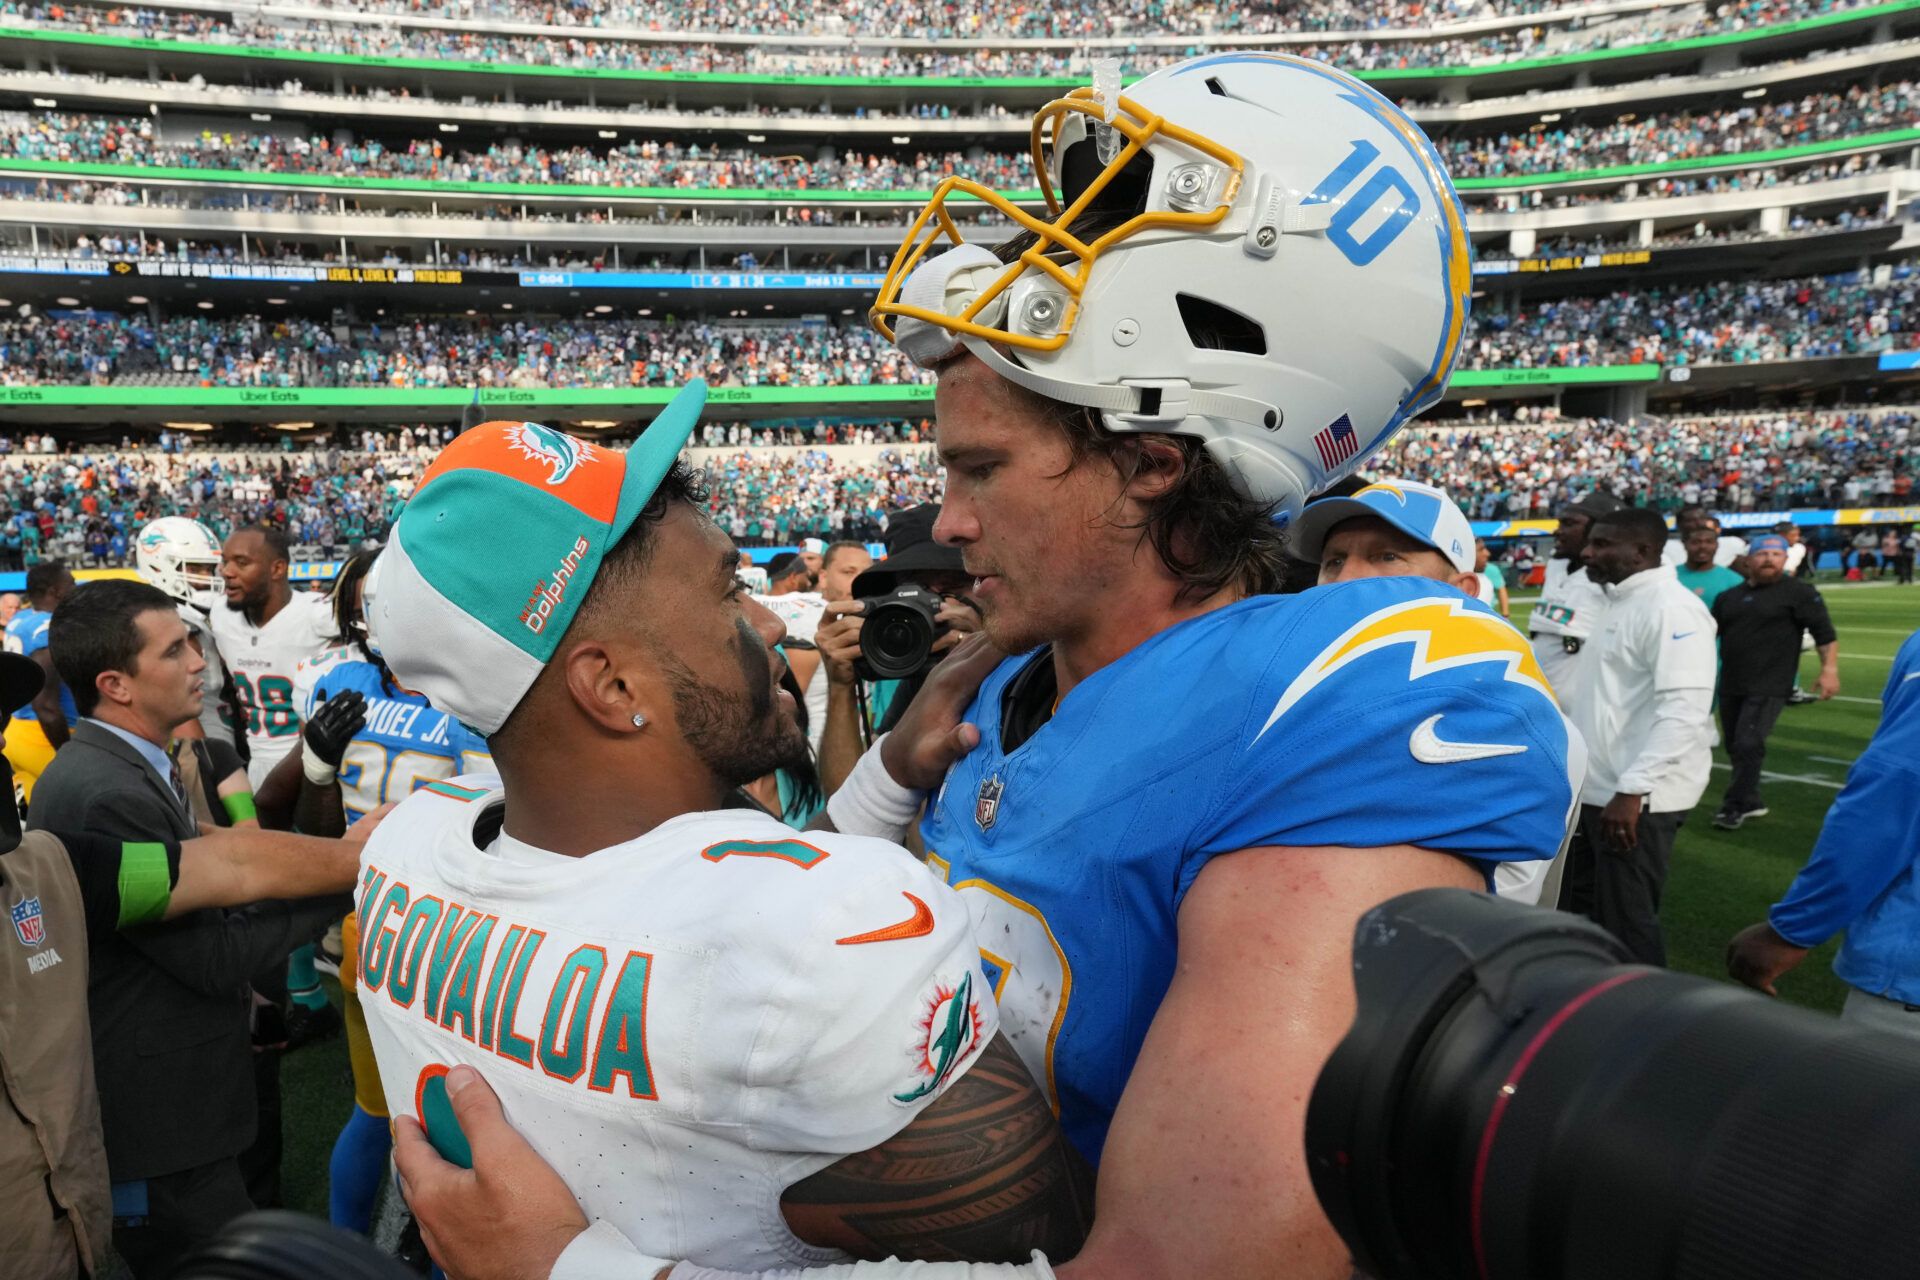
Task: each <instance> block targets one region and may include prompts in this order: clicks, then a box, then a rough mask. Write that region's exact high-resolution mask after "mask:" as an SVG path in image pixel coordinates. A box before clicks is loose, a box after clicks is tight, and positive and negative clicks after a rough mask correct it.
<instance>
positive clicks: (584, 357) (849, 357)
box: [0, 264, 1920, 387]
mask: <svg viewBox="0 0 1920 1280" xmlns="http://www.w3.org/2000/svg"><path fill="white" fill-rule="evenodd" d="M1916 318H1920V273H1916V272H1915V271H1914V270H1913V268H1912V265H1911V264H1901V266H1900V267H1899V268H1898V269H1897V270H1895V271H1893V272H1892V273H1891V274H1890V275H1888V276H1886V277H1885V278H1882V277H1881V276H1879V275H1876V274H1875V273H1872V272H1867V273H1849V274H1846V275H1837V276H1826V277H1809V278H1800V279H1791V280H1750V281H1722V282H1716V283H1706V284H1699V285H1689V286H1686V287H1684V288H1676V287H1653V288H1648V289H1640V290H1622V291H1618V292H1614V293H1608V294H1604V295H1600V296H1597V297H1563V298H1557V299H1552V300H1547V301H1541V302H1537V303H1531V304H1528V305H1523V306H1518V307H1516V308H1514V309H1512V310H1505V311H1502V310H1498V309H1496V308H1494V307H1491V306H1483V307H1481V308H1478V309H1476V311H1475V313H1474V317H1473V322H1472V324H1473V327H1472V330H1471V332H1470V335H1469V338H1468V346H1467V358H1466V360H1465V361H1464V362H1463V364H1464V366H1465V367H1469V368H1549V367H1579V366H1587V365H1607V364H1640V363H1658V364H1688V363H1753V362H1758V361H1768V360H1788V359H1808V358H1817V357H1832V356H1847V355H1858V354H1862V353H1869V352H1876V351H1884V350H1888V349H1894V348H1904V347H1906V346H1911V345H1913V342H1914V334H1915V327H1916V326H1915V321H1916ZM690 377H702V378H705V379H706V380H707V381H708V383H709V384H710V385H714V386H776V387H778V386H867V385H892V384H898V383H913V382H928V381H931V378H930V376H929V375H928V374H927V372H926V371H925V370H921V369H917V368H915V367H913V366H912V365H911V364H910V363H908V362H906V361H904V360H902V359H901V358H900V357H899V355H898V354H897V353H896V352H895V351H894V350H893V348H892V347H891V346H890V345H889V344H887V343H886V342H884V341H882V340H881V339H879V338H878V337H877V336H875V335H874V334H873V333H872V332H871V331H869V330H867V329H866V328H864V327H860V326H855V325H852V324H844V325H840V324H827V323H804V322H803V323H796V322H793V321H767V322H764V323H759V324H751V325H749V324H744V323H734V324H722V323H709V322H696V321H680V322H676V321H674V320H673V319H671V318H667V319H664V320H660V321H655V320H651V319H646V320H640V319H625V318H613V317H609V318H606V319H582V320H572V321H562V320H534V319H526V320H516V319H498V318H494V319H479V318H470V319H465V320H455V319H446V320H433V321H428V320H413V321H400V322H393V323H388V322H376V323H372V324H365V325H360V326H356V327H352V328H349V327H348V326H345V325H335V324H332V323H322V322H318V321H314V320H308V319H304V318H301V317H297V316H282V317H275V318H265V317H261V316H243V317H239V318H234V319H223V318H214V317H203V316H193V317H174V318H169V319H164V320H161V321H159V322H158V323H157V324H156V323H154V322H152V321H150V320H148V319H146V318H145V317H141V316H125V315H119V314H113V313H106V312H61V313H57V314H53V315H41V314H36V315H28V316H26V317H25V318H23V319H7V320H0V382H5V383H8V384H13V385H44V384H60V383H92V384H94V385H109V384H115V383H130V384H134V385H200V386H250V387H257V386H280V387H302V386H307V387H446V386H484V387H495V386H526V387H537V386H561V387H570V386H573V387H579V386H595V387H599V386H634V387H654V386H675V385H679V384H680V383H683V382H685V381H686V380H687V379H688V378H690Z"/></svg>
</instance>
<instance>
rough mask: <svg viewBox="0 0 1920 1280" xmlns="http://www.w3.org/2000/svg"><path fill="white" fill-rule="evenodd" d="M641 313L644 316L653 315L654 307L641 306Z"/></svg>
mask: <svg viewBox="0 0 1920 1280" xmlns="http://www.w3.org/2000/svg"><path fill="white" fill-rule="evenodd" d="M640 314H641V315H643V316H650V315H652V314H653V308H652V307H642V308H640Z"/></svg>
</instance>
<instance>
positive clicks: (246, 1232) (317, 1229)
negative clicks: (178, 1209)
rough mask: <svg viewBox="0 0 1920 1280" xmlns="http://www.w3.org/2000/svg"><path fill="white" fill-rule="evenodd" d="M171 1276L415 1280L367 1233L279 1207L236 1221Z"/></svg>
mask: <svg viewBox="0 0 1920 1280" xmlns="http://www.w3.org/2000/svg"><path fill="white" fill-rule="evenodd" d="M171 1274H172V1280H419V1277H418V1276H416V1275H415V1274H414V1273H413V1272H412V1271H410V1270H408V1269H407V1268H406V1267H405V1266H404V1265H402V1264H401V1263H400V1261H399V1260H398V1259H396V1258H392V1257H389V1256H388V1255H387V1254H384V1253H382V1252H380V1250H378V1249H376V1248H375V1247H374V1246H373V1242H372V1241H370V1240H368V1239H367V1238H366V1237H365V1236H358V1235H355V1234H353V1233H352V1232H350V1231H343V1230H341V1229H340V1228H339V1227H335V1226H331V1225H329V1224H328V1223H325V1222H322V1221H321V1220H320V1219H318V1218H309V1217H307V1216H306V1215H304V1214H299V1213H288V1212H286V1211H285V1210H280V1209H263V1210H260V1211H258V1212H255V1213H249V1214H247V1215H246V1216H245V1217H242V1218H236V1219H234V1220H233V1221H232V1222H230V1223H228V1224H227V1225H226V1226H225V1227H223V1228H221V1230H220V1234H218V1235H217V1236H215V1237H214V1238H213V1239H212V1240H209V1241H208V1242H207V1243H206V1244H204V1245H202V1246H201V1247H200V1248H198V1249H196V1250H194V1251H193V1253H192V1254H191V1255H189V1256H188V1257H187V1258H186V1259H185V1260H184V1261H182V1262H181V1263H180V1265H179V1267H178V1268H177V1269H175V1270H174V1271H173V1272H172V1273H171Z"/></svg>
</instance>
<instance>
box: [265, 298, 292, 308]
mask: <svg viewBox="0 0 1920 1280" xmlns="http://www.w3.org/2000/svg"><path fill="white" fill-rule="evenodd" d="M267 305H268V306H270V307H284V306H286V305H287V300H286V299H285V298H268V299H267Z"/></svg>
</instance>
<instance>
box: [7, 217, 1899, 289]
mask: <svg viewBox="0 0 1920 1280" xmlns="http://www.w3.org/2000/svg"><path fill="white" fill-rule="evenodd" d="M1886 223H1887V215H1886V212H1885V210H1884V208H1879V209H1876V208H1868V207H1861V208H1859V209H1843V210H1841V211H1840V212H1839V213H1838V214H1835V215H1834V216H1832V217H1825V216H1810V215H1808V214H1806V213H1801V212H1795V213H1794V214H1793V216H1792V217H1791V218H1790V219H1789V220H1788V222H1787V226H1786V228H1785V229H1784V230H1782V231H1779V232H1767V231H1762V230H1760V229H1759V228H1758V227H1757V226H1751V225H1745V224H1722V225H1709V224H1708V223H1707V222H1705V221H1704V220H1702V221H1699V222H1696V223H1695V224H1694V225H1693V226H1691V227H1678V228H1675V229H1673V230H1671V231H1663V232H1660V233H1658V234H1656V235H1655V236H1654V238H1653V242H1652V244H1651V245H1643V244H1641V243H1639V242H1638V241H1636V240H1629V239H1618V238H1607V237H1601V236H1595V237H1590V238H1580V237H1574V236H1555V237H1550V238H1546V239H1542V240H1539V241H1538V242H1536V243H1535V245H1534V248H1533V250H1532V252H1530V253H1528V254H1526V255H1524V258H1522V259H1520V260H1526V259H1548V258H1567V257H1584V256H1589V255H1595V254H1606V253H1619V252H1622V251H1626V250H1633V249H1645V248H1653V249H1673V248H1698V247H1702V246H1707V245H1722V244H1744V243H1749V242H1751V241H1754V240H1760V239H1771V240H1778V239H1780V238H1781V237H1783V236H1817V235H1824V234H1828V233H1831V232H1845V231H1862V230H1867V229H1869V228H1873V227H1879V226H1884V225H1886ZM41 236H42V238H41V242H40V243H39V244H38V245H35V244H33V243H32V242H31V240H29V241H27V242H24V243H23V242H22V241H21V240H20V239H19V233H18V232H17V231H16V232H15V233H14V238H13V243H11V244H5V243H4V242H0V254H6V253H13V254H18V255H21V256H27V255H33V256H37V257H66V258H73V259H78V260H80V261H92V260H96V259H98V260H107V261H116V262H120V261H125V262H171V263H176V264H181V263H189V264H202V263H204V264H209V265H222V266H227V267H235V266H241V265H245V264H256V265H257V264H272V265H276V266H281V265H292V264H298V265H301V266H354V267H433V268H446V267H455V268H461V269H465V270H474V271H526V270H543V271H562V270H564V271H576V272H579V271H607V270H619V271H694V270H698V271H720V272H728V273H733V272H753V271H776V272H790V271H807V272H812V271H872V272H878V271H879V270H880V268H881V266H883V265H884V263H883V262H880V261H874V262H872V263H871V264H863V263H859V262H852V261H844V260H839V259H842V258H844V256H845V255H844V253H843V252H833V251H820V252H808V251H806V250H804V249H802V250H789V251H788V252H787V253H786V254H785V255H784V257H783V258H782V260H781V261H778V262H762V261H760V259H759V257H758V256H757V255H756V254H754V253H753V252H752V251H751V250H747V251H742V252H739V253H727V252H719V253H710V254H709V255H708V257H707V260H706V261H705V262H704V263H700V262H694V261H675V260H671V259H670V258H669V257H668V255H666V254H662V253H639V252H636V251H635V250H634V249H633V248H632V247H631V246H622V245H619V244H610V245H607V246H605V247H596V248H591V249H584V248H581V247H578V246H572V245H558V246H553V247H551V248H549V249H547V250H545V251H544V252H543V251H539V250H536V251H534V252H533V253H532V254H531V255H529V254H527V253H523V252H520V251H518V248H517V247H516V246H514V245H503V244H499V243H492V244H488V243H484V242H483V243H480V244H475V245H461V244H453V243H440V242H436V243H435V244H433V245H430V246H428V245H420V246H411V245H410V246H405V247H396V246H392V245H381V246H377V247H376V246H365V247H357V246H355V245H353V244H349V245H348V246H347V249H346V252H345V253H344V254H343V253H342V252H341V249H340V242H339V240H338V239H337V238H326V239H321V240H319V241H317V242H315V243H311V244H310V243H306V242H303V241H298V240H285V239H279V238H274V239H268V238H266V237H262V236H242V237H241V240H240V241H239V242H235V241H213V240H198V239H194V240H190V239H187V238H185V237H178V238H174V239H171V240H169V239H167V238H165V237H161V236H152V237H148V236H146V235H144V234H142V233H140V232H137V231H119V230H114V229H111V228H102V229H99V230H97V231H96V232H95V233H94V234H92V235H89V234H88V233H87V232H86V231H84V230H80V231H74V232H72V233H71V235H68V234H66V229H64V228H52V229H43V230H42V232H41ZM677 256H678V257H681V258H684V257H685V256H686V255H685V254H684V252H683V253H682V254H680V255H677ZM1512 256H1513V255H1511V254H1509V253H1507V252H1504V251H1503V248H1502V246H1501V245H1500V244H1499V242H1498V241H1495V242H1493V243H1491V244H1486V245H1482V246H1481V247H1480V248H1479V250H1478V252H1477V254H1476V261H1481V262H1484V261H1486V260H1489V259H1494V260H1503V261H1504V260H1509V259H1511V258H1512Z"/></svg>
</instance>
